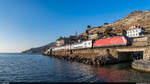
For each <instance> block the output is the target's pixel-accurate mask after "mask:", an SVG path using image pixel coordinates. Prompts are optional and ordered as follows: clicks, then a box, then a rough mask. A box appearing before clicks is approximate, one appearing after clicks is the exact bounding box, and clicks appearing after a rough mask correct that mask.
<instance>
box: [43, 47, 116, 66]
mask: <svg viewBox="0 0 150 84" xmlns="http://www.w3.org/2000/svg"><path fill="white" fill-rule="evenodd" d="M44 55H48V56H51V57H56V58H59V59H63V60H68V61H76V62H80V63H84V64H90V65H95V66H100V65H105V64H113V63H117V62H118V60H117V57H116V56H115V54H114V50H113V49H84V50H72V52H70V51H56V52H52V53H51V54H47V53H45V54H44Z"/></svg>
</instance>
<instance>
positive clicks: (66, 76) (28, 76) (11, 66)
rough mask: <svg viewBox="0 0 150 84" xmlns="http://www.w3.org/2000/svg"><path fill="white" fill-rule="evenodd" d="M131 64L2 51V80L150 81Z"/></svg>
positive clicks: (0, 80) (149, 74)
mask: <svg viewBox="0 0 150 84" xmlns="http://www.w3.org/2000/svg"><path fill="white" fill-rule="evenodd" d="M129 66H130V64H129V63H122V64H115V65H109V66H105V67H99V68H98V67H92V66H90V65H85V64H81V63H77V62H69V61H64V60H60V59H56V58H52V57H48V56H43V55H37V54H0V82H5V81H7V82H8V81H9V82H129V81H131V82H150V73H142V72H138V71H135V70H133V69H131V68H130V67H129Z"/></svg>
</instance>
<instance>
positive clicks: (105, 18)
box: [0, 0, 150, 52]
mask: <svg viewBox="0 0 150 84" xmlns="http://www.w3.org/2000/svg"><path fill="white" fill-rule="evenodd" d="M134 10H141V11H145V10H150V1H149V0H0V52H20V51H23V50H26V49H29V48H32V47H39V46H42V45H45V44H48V43H50V42H53V41H55V40H56V39H57V38H58V37H60V36H69V35H72V34H75V32H78V33H81V32H83V31H84V30H85V29H86V26H87V25H91V26H99V25H102V24H103V23H104V22H108V23H112V22H113V21H116V20H118V19H121V18H122V17H124V16H126V15H127V14H128V13H130V12H132V11H134Z"/></svg>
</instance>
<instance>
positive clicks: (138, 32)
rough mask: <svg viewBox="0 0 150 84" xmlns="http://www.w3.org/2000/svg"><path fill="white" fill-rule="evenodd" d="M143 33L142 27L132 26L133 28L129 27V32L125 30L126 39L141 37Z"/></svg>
mask: <svg viewBox="0 0 150 84" xmlns="http://www.w3.org/2000/svg"><path fill="white" fill-rule="evenodd" d="M144 32H145V30H144V28H143V27H141V26H136V25H133V26H131V27H129V30H127V36H128V37H139V36H143V34H144Z"/></svg>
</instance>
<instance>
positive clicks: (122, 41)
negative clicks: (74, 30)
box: [93, 36, 130, 47]
mask: <svg viewBox="0 0 150 84" xmlns="http://www.w3.org/2000/svg"><path fill="white" fill-rule="evenodd" d="M128 44H130V40H128V39H127V37H125V36H117V37H112V38H106V39H99V40H96V41H94V43H93V47H105V46H120V45H128Z"/></svg>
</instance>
